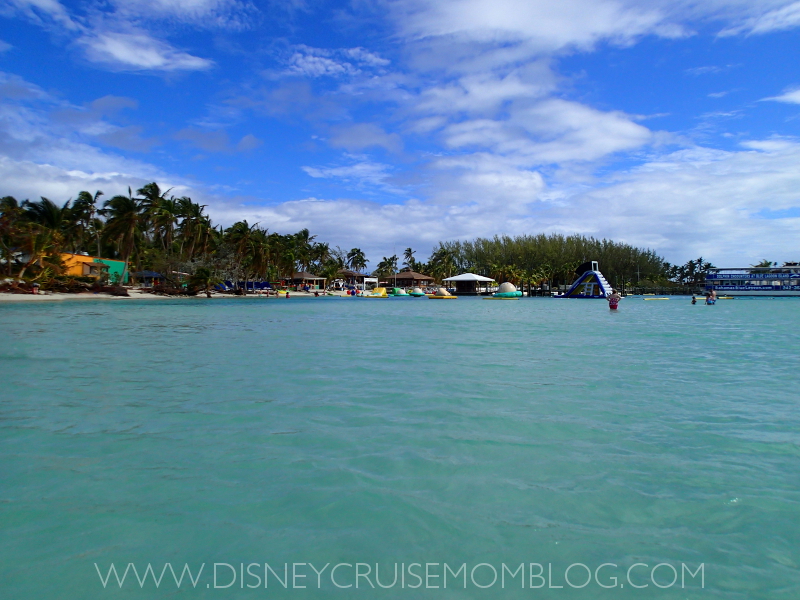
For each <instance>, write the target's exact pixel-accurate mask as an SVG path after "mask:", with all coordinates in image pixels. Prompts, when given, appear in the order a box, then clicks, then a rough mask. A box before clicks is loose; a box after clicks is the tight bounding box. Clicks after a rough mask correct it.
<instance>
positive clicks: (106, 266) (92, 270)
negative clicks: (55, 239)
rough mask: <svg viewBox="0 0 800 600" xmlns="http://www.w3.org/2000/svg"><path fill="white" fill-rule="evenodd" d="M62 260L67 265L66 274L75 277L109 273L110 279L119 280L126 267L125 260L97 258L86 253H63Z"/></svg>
mask: <svg viewBox="0 0 800 600" xmlns="http://www.w3.org/2000/svg"><path fill="white" fill-rule="evenodd" d="M61 260H62V261H63V263H64V266H65V267H66V274H67V275H72V276H73V277H94V278H96V279H100V278H101V277H103V275H104V274H107V275H108V278H109V281H111V282H114V283H116V282H118V281H119V278H120V277H122V271H123V270H124V268H125V261H122V260H113V259H110V258H97V257H96V256H86V255H85V254H67V253H64V254H62V255H61ZM127 281H128V274H127V273H126V274H125V283H127Z"/></svg>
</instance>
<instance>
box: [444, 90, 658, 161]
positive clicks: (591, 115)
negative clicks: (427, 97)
mask: <svg viewBox="0 0 800 600" xmlns="http://www.w3.org/2000/svg"><path fill="white" fill-rule="evenodd" d="M652 140H653V134H652V132H651V131H650V130H649V129H647V128H646V127H643V126H642V125H639V124H638V123H634V122H633V121H632V120H631V118H630V117H629V116H627V115H625V114H624V113H621V112H616V111H615V112H601V111H598V110H595V109H592V108H590V107H588V106H584V105H582V104H578V103H576V102H569V101H566V100H559V99H550V100H544V101H542V102H539V103H536V104H534V105H532V106H530V107H526V108H523V109H519V110H514V111H512V113H511V116H510V117H509V118H508V119H507V120H490V119H479V120H472V121H463V122H460V123H456V124H453V125H451V126H449V127H448V128H447V129H446V130H445V141H446V143H447V144H448V145H449V146H450V147H452V148H464V147H473V148H478V147H483V148H489V149H491V150H492V151H494V152H497V153H499V154H503V155H514V156H518V157H520V158H521V159H524V160H525V161H526V162H527V163H528V164H546V163H556V162H568V161H592V160H597V159H600V158H603V157H604V156H607V155H609V154H614V153H616V152H621V151H624V150H633V149H636V148H639V147H641V146H643V145H645V144H647V143H649V142H651V141H652Z"/></svg>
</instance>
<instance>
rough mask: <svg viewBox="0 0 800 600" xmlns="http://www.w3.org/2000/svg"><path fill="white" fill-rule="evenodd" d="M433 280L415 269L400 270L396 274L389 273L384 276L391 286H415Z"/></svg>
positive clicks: (428, 283) (429, 282)
mask: <svg viewBox="0 0 800 600" xmlns="http://www.w3.org/2000/svg"><path fill="white" fill-rule="evenodd" d="M395 282H397V283H395ZM433 282H434V279H433V277H428V276H427V275H423V274H422V273H417V272H416V271H400V272H399V273H397V275H390V276H388V277H387V278H386V283H388V284H389V285H391V286H393V287H416V286H424V285H430V284H432V283H433Z"/></svg>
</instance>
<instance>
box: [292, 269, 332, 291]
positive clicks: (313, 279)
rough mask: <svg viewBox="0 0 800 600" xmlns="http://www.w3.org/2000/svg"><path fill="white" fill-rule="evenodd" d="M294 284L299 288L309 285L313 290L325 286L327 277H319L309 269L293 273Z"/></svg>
mask: <svg viewBox="0 0 800 600" xmlns="http://www.w3.org/2000/svg"><path fill="white" fill-rule="evenodd" d="M291 283H292V285H296V286H298V288H300V287H303V286H305V285H308V286H309V287H310V288H311V289H312V290H313V289H320V288H324V287H325V277H317V276H316V275H314V274H313V273H309V272H308V271H301V272H300V273H292V278H291Z"/></svg>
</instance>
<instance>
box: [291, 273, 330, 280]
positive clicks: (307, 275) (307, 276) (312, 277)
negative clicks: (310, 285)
mask: <svg viewBox="0 0 800 600" xmlns="http://www.w3.org/2000/svg"><path fill="white" fill-rule="evenodd" d="M292 279H308V280H317V279H326V278H325V277H317V276H316V275H314V274H313V273H309V272H308V271H301V272H300V273H292Z"/></svg>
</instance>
